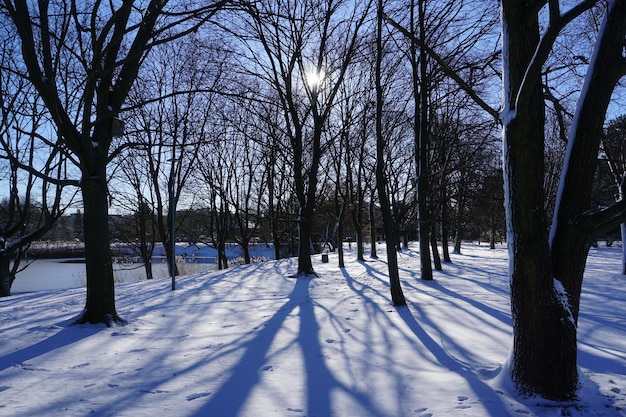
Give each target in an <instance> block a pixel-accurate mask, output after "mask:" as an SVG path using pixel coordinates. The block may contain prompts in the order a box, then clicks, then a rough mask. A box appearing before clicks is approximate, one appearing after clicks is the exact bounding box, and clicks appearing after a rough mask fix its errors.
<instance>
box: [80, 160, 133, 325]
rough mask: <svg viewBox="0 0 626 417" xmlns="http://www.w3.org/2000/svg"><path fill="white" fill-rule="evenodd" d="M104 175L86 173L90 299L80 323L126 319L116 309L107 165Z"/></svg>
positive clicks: (85, 210) (88, 297)
mask: <svg viewBox="0 0 626 417" xmlns="http://www.w3.org/2000/svg"><path fill="white" fill-rule="evenodd" d="M100 171H101V172H100V173H99V174H100V175H97V176H94V177H88V176H87V175H83V179H82V182H81V191H82V196H83V209H84V213H83V228H84V235H85V266H86V271H87V302H86V305H85V309H84V311H83V313H82V315H81V316H80V317H79V318H78V320H77V322H78V323H86V322H89V323H106V324H107V325H108V326H111V325H113V324H114V323H119V322H123V321H124V320H123V319H121V318H120V317H119V316H118V314H117V311H116V309H115V284H114V280H113V265H112V262H111V248H110V240H109V223H108V221H109V201H108V193H107V185H106V180H105V178H106V174H105V168H104V166H103V167H102V169H101V170H100Z"/></svg>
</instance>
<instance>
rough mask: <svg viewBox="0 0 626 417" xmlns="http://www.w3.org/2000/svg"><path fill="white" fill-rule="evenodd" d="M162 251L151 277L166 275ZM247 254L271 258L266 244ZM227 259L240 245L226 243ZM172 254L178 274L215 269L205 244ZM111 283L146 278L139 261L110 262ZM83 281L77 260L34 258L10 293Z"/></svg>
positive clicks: (180, 247)
mask: <svg viewBox="0 0 626 417" xmlns="http://www.w3.org/2000/svg"><path fill="white" fill-rule="evenodd" d="M164 254H165V251H164V250H163V248H162V247H157V248H156V250H155V256H153V258H152V259H153V260H152V272H153V275H154V278H163V277H167V276H169V271H168V269H167V263H166V262H165V257H164V256H163V255H164ZM250 254H251V256H252V257H255V258H260V257H262V258H263V257H264V258H272V257H273V249H272V248H271V247H270V246H266V245H252V246H250ZM226 255H227V257H228V259H229V260H233V259H237V258H238V257H241V256H242V252H241V248H240V247H239V246H236V245H229V246H228V247H227V249H226ZM176 256H177V257H178V259H179V260H184V262H182V263H178V270H179V273H180V275H191V274H198V273H201V272H206V271H210V270H214V269H216V268H217V266H216V264H215V259H216V256H217V251H216V250H215V249H213V248H211V247H208V246H207V245H202V244H200V245H188V244H185V243H177V244H176ZM113 273H114V276H115V282H137V281H141V280H145V279H146V274H145V270H144V267H143V264H142V263H139V262H135V263H114V264H113ZM85 284H86V273H85V264H84V262H81V260H80V259H37V260H35V261H33V262H32V263H31V264H30V265H29V266H28V267H27V268H26V269H25V270H24V271H22V272H20V273H18V274H17V277H16V278H15V282H14V283H13V287H12V288H11V293H12V294H18V293H22V292H32V291H46V290H58V289H66V288H78V287H84V286H85Z"/></svg>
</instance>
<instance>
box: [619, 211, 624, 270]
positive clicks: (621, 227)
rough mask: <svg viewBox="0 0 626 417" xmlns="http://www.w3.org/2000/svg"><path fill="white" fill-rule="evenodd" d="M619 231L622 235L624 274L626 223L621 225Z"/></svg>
mask: <svg viewBox="0 0 626 417" xmlns="http://www.w3.org/2000/svg"><path fill="white" fill-rule="evenodd" d="M619 231H620V234H621V236H622V275H626V245H625V244H624V243H626V223H622V224H620V225H619Z"/></svg>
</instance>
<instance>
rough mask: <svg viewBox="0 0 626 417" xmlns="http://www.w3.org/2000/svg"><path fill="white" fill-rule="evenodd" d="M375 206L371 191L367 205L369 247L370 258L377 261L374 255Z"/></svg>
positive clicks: (376, 256) (375, 254) (376, 255)
mask: <svg viewBox="0 0 626 417" xmlns="http://www.w3.org/2000/svg"><path fill="white" fill-rule="evenodd" d="M375 210H376V204H374V191H372V196H371V198H370V204H369V213H370V241H371V242H372V244H371V246H370V258H372V259H378V254H377V253H376V239H377V237H378V236H376V212H375Z"/></svg>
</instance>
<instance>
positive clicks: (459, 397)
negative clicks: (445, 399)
mask: <svg viewBox="0 0 626 417" xmlns="http://www.w3.org/2000/svg"><path fill="white" fill-rule="evenodd" d="M468 398H469V397H466V396H465V395H458V396H457V397H456V399H457V400H458V401H459V403H460V404H459V405H457V406H456V408H458V409H460V410H464V409H467V408H472V406H471V405H469V404H462V403H463V401H467V399H468Z"/></svg>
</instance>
